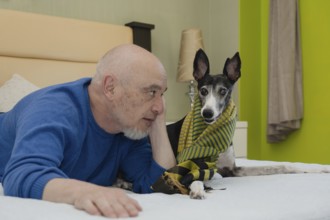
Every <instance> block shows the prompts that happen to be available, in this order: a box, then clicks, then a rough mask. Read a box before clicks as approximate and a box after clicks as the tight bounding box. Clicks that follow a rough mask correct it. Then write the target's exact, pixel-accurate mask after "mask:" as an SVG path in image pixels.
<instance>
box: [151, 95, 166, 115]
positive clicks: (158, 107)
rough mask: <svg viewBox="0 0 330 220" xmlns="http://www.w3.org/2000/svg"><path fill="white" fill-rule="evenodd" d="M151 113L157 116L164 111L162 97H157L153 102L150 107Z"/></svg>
mask: <svg viewBox="0 0 330 220" xmlns="http://www.w3.org/2000/svg"><path fill="white" fill-rule="evenodd" d="M152 111H153V112H155V113H157V114H161V113H162V112H163V111H164V97H163V96H159V97H157V99H156V100H155V102H154V104H153V106H152Z"/></svg>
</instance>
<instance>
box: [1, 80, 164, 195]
mask: <svg viewBox="0 0 330 220" xmlns="http://www.w3.org/2000/svg"><path fill="white" fill-rule="evenodd" d="M90 81H91V79H90V78H86V79H81V80H78V81H75V82H70V83H66V84H61V85H56V86H51V87H48V88H45V89H41V90H38V91H36V92H34V93H32V94H30V95H28V96H26V97H25V98H23V99H22V100H21V101H20V102H19V103H18V104H17V105H16V106H15V107H14V108H13V109H12V110H11V111H9V112H7V113H5V114H0V182H2V185H3V188H4V192H5V194H6V195H11V196H18V197H26V198H37V199H40V198H42V193H43V190H44V187H45V185H46V184H47V182H48V181H49V180H51V179H53V178H74V179H78V180H83V181H88V182H91V183H95V184H98V185H102V186H110V185H112V184H113V182H114V181H115V180H116V177H117V174H118V172H119V171H120V172H121V173H122V174H123V176H124V177H125V179H127V180H128V181H131V182H133V190H134V191H135V192H139V193H147V192H151V189H150V186H151V185H152V184H153V183H154V182H155V181H156V180H157V179H158V178H159V177H160V175H161V174H162V173H163V172H164V171H165V169H164V168H162V167H161V166H159V165H158V164H157V163H156V162H155V161H154V160H153V159H152V153H151V146H150V144H149V142H148V140H147V139H146V138H145V139H142V140H130V139H128V138H126V137H125V136H124V135H123V134H121V133H119V134H109V133H107V132H106V131H104V130H103V129H102V128H101V127H99V126H98V124H97V123H96V121H95V119H94V117H93V114H92V111H91V108H90V102H89V96H88V92H87V86H88V85H89V83H90Z"/></svg>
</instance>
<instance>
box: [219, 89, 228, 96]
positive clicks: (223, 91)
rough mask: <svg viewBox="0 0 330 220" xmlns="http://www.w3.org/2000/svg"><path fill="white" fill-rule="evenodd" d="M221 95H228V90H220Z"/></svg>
mask: <svg viewBox="0 0 330 220" xmlns="http://www.w3.org/2000/svg"><path fill="white" fill-rule="evenodd" d="M219 93H220V95H222V96H224V95H226V93H227V89H224V88H221V89H220V90H219Z"/></svg>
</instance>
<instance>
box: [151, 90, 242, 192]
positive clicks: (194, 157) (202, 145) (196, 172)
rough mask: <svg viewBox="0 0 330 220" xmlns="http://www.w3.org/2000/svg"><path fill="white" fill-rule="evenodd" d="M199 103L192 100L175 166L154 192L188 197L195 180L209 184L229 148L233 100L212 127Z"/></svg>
mask: <svg viewBox="0 0 330 220" xmlns="http://www.w3.org/2000/svg"><path fill="white" fill-rule="evenodd" d="M201 108H202V105H201V102H200V100H199V97H198V95H196V96H195V100H194V105H193V108H192V110H191V111H190V112H189V113H188V115H187V116H186V118H185V120H184V122H183V125H182V128H181V132H180V138H179V146H178V156H177V161H178V164H177V165H176V166H175V167H173V168H171V169H169V170H167V171H165V172H164V174H163V175H162V176H161V178H159V179H158V181H157V182H156V183H155V184H154V185H153V186H152V189H153V190H154V191H156V192H163V193H168V194H173V193H181V194H188V192H189V189H188V187H189V185H190V184H191V183H192V182H193V181H194V180H201V181H204V180H209V179H211V178H212V177H213V175H214V173H215V172H216V171H217V168H216V162H217V158H218V156H219V153H221V152H224V151H226V150H227V148H228V147H229V146H230V144H231V142H232V138H233V136H234V131H235V126H236V107H235V104H234V102H233V101H232V100H230V101H229V104H228V106H227V107H226V109H225V110H224V112H223V113H222V114H221V116H220V117H219V118H218V119H217V121H216V122H215V123H213V124H210V125H208V124H206V123H205V122H204V120H203V118H202V117H201V113H200V112H201Z"/></svg>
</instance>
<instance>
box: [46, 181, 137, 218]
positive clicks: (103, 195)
mask: <svg viewBox="0 0 330 220" xmlns="http://www.w3.org/2000/svg"><path fill="white" fill-rule="evenodd" d="M43 200H48V201H53V202H61V203H68V204H72V205H74V207H76V208H77V209H81V210H84V211H86V212H88V213H89V214H91V215H100V216H105V217H110V218H123V217H135V216H137V215H138V214H139V212H140V211H142V208H141V206H140V205H139V204H138V202H137V201H136V200H134V199H132V198H130V197H129V196H128V195H127V194H126V193H125V191H123V190H122V189H119V188H110V187H102V186H97V185H94V184H91V183H86V182H82V181H78V180H72V179H53V180H51V181H49V182H48V183H47V185H46V187H45V190H44V194H43Z"/></svg>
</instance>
